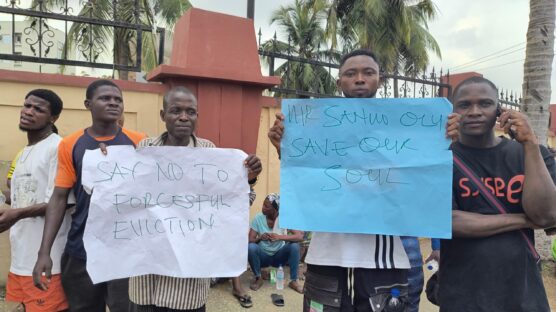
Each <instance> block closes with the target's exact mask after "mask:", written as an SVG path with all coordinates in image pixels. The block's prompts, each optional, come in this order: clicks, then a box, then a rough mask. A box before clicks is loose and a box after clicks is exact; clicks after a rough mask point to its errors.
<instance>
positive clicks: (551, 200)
mask: <svg viewBox="0 0 556 312" xmlns="http://www.w3.org/2000/svg"><path fill="white" fill-rule="evenodd" d="M523 148H524V152H525V181H524V182H523V196H522V201H523V210H524V211H525V213H526V214H527V217H529V218H530V219H531V221H533V222H534V223H535V224H537V225H539V226H540V227H542V228H547V227H551V226H555V225H556V187H555V186H554V182H553V181H552V178H551V177H550V173H549V172H548V169H547V168H546V164H545V162H544V159H543V157H542V155H541V152H540V149H539V146H538V145H537V144H524V146H523Z"/></svg>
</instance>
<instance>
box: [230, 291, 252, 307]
mask: <svg viewBox="0 0 556 312" xmlns="http://www.w3.org/2000/svg"><path fill="white" fill-rule="evenodd" d="M233 295H234V297H236V299H237V301H239V304H240V305H241V306H242V307H244V308H250V307H252V306H253V302H252V301H251V296H249V295H247V294H245V295H240V294H233Z"/></svg>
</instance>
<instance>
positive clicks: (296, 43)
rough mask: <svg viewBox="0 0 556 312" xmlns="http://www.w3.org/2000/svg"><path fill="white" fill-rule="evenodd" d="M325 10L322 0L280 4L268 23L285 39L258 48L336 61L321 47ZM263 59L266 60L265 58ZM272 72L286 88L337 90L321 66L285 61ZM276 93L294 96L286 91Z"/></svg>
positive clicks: (323, 0) (321, 91)
mask: <svg viewBox="0 0 556 312" xmlns="http://www.w3.org/2000/svg"><path fill="white" fill-rule="evenodd" d="M327 9H328V1H326V0H296V1H295V3H294V4H293V5H290V6H282V7H281V8H279V9H278V10H276V11H275V12H274V14H273V15H272V18H271V23H272V24H276V25H278V26H279V27H280V29H281V30H282V31H283V34H284V36H285V37H287V38H288V42H284V41H281V40H278V39H276V40H274V39H271V40H268V41H266V42H265V43H264V44H263V45H262V47H261V48H262V49H263V50H264V51H267V52H270V51H274V52H278V53H283V54H289V55H293V56H298V57H301V58H305V59H313V60H322V61H327V60H330V59H336V60H337V59H338V54H337V53H331V52H330V51H329V50H327V49H325V47H326V35H325V30H324V24H325V19H326V13H327ZM265 61H266V62H267V63H268V61H269V60H268V59H265ZM275 74H276V75H278V76H280V77H281V78H282V86H284V87H287V88H288V89H296V90H302V91H309V92H315V93H325V94H333V93H336V92H337V90H336V84H335V80H334V78H333V77H332V75H331V74H330V73H329V70H328V69H327V68H325V67H323V66H319V65H312V64H306V63H301V62H296V61H287V62H285V63H283V64H281V65H280V66H279V67H278V68H277V69H276V70H275ZM276 96H282V97H294V95H288V94H276Z"/></svg>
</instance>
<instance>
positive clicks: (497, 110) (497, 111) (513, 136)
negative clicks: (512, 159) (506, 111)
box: [496, 104, 515, 140]
mask: <svg viewBox="0 0 556 312" xmlns="http://www.w3.org/2000/svg"><path fill="white" fill-rule="evenodd" d="M501 115H502V107H501V106H500V104H498V106H497V107H496V117H500V116H501ZM508 135H509V136H510V138H511V139H512V140H515V132H514V131H513V130H512V129H510V130H509V131H508Z"/></svg>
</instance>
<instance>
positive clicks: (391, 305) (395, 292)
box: [384, 288, 405, 312]
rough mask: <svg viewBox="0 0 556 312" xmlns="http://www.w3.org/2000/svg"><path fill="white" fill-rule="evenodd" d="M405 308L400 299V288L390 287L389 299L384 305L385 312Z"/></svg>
mask: <svg viewBox="0 0 556 312" xmlns="http://www.w3.org/2000/svg"><path fill="white" fill-rule="evenodd" d="M404 310H405V304H404V303H403V302H402V301H401V300H400V290H399V289H397V288H392V290H390V299H389V300H388V302H387V303H386V307H384V311H385V312H403V311H404Z"/></svg>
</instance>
